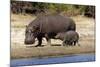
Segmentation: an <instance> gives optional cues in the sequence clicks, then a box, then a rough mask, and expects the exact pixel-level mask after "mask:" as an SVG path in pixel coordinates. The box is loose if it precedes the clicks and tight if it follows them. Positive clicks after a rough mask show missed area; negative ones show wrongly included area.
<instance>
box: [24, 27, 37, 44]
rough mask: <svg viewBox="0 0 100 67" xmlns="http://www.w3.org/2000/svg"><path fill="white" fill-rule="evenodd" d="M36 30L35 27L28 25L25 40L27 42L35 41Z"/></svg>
mask: <svg viewBox="0 0 100 67" xmlns="http://www.w3.org/2000/svg"><path fill="white" fill-rule="evenodd" d="M35 30H36V29H35V28H34V27H28V26H26V31H25V41H24V43H25V44H33V43H35V38H36V34H35Z"/></svg>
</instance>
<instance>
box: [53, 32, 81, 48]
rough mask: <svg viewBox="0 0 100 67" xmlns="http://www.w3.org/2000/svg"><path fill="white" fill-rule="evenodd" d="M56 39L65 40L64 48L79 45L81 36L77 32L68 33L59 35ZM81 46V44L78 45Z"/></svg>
mask: <svg viewBox="0 0 100 67" xmlns="http://www.w3.org/2000/svg"><path fill="white" fill-rule="evenodd" d="M55 38H57V39H60V40H63V46H66V45H69V46H75V45H76V43H77V44H78V40H79V34H78V33H77V32H76V31H67V32H60V33H58V34H57V35H56V36H55ZM78 45H79V46H80V44H78Z"/></svg>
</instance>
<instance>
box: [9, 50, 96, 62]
mask: <svg viewBox="0 0 100 67" xmlns="http://www.w3.org/2000/svg"><path fill="white" fill-rule="evenodd" d="M84 54H94V55H95V53H94V52H83V53H77V54H76V53H73V54H67V55H56V56H43V57H27V58H21V57H20V58H10V59H11V60H17V59H31V58H35V59H44V58H57V57H65V56H74V55H84Z"/></svg>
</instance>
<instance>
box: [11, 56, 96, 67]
mask: <svg viewBox="0 0 100 67" xmlns="http://www.w3.org/2000/svg"><path fill="white" fill-rule="evenodd" d="M90 61H95V54H78V55H66V56H63V57H51V58H30V59H13V60H11V67H18V66H30V65H44V64H59V63H75V62H90Z"/></svg>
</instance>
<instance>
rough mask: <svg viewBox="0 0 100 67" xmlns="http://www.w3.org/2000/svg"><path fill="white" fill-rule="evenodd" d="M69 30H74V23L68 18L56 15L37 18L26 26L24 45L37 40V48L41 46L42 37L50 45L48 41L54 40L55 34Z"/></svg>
mask: <svg viewBox="0 0 100 67" xmlns="http://www.w3.org/2000/svg"><path fill="white" fill-rule="evenodd" d="M69 30H73V31H75V30H76V24H75V22H74V21H73V20H72V19H71V18H69V17H64V16H62V15H56V14H55V15H43V16H38V17H37V18H36V19H35V20H33V21H32V22H30V24H29V25H28V26H26V31H25V42H24V43H25V44H33V43H34V42H35V38H37V39H38V45H37V46H41V43H42V38H43V37H45V38H46V40H47V41H48V43H50V39H51V38H55V36H56V35H57V33H59V32H67V31H69Z"/></svg>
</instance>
